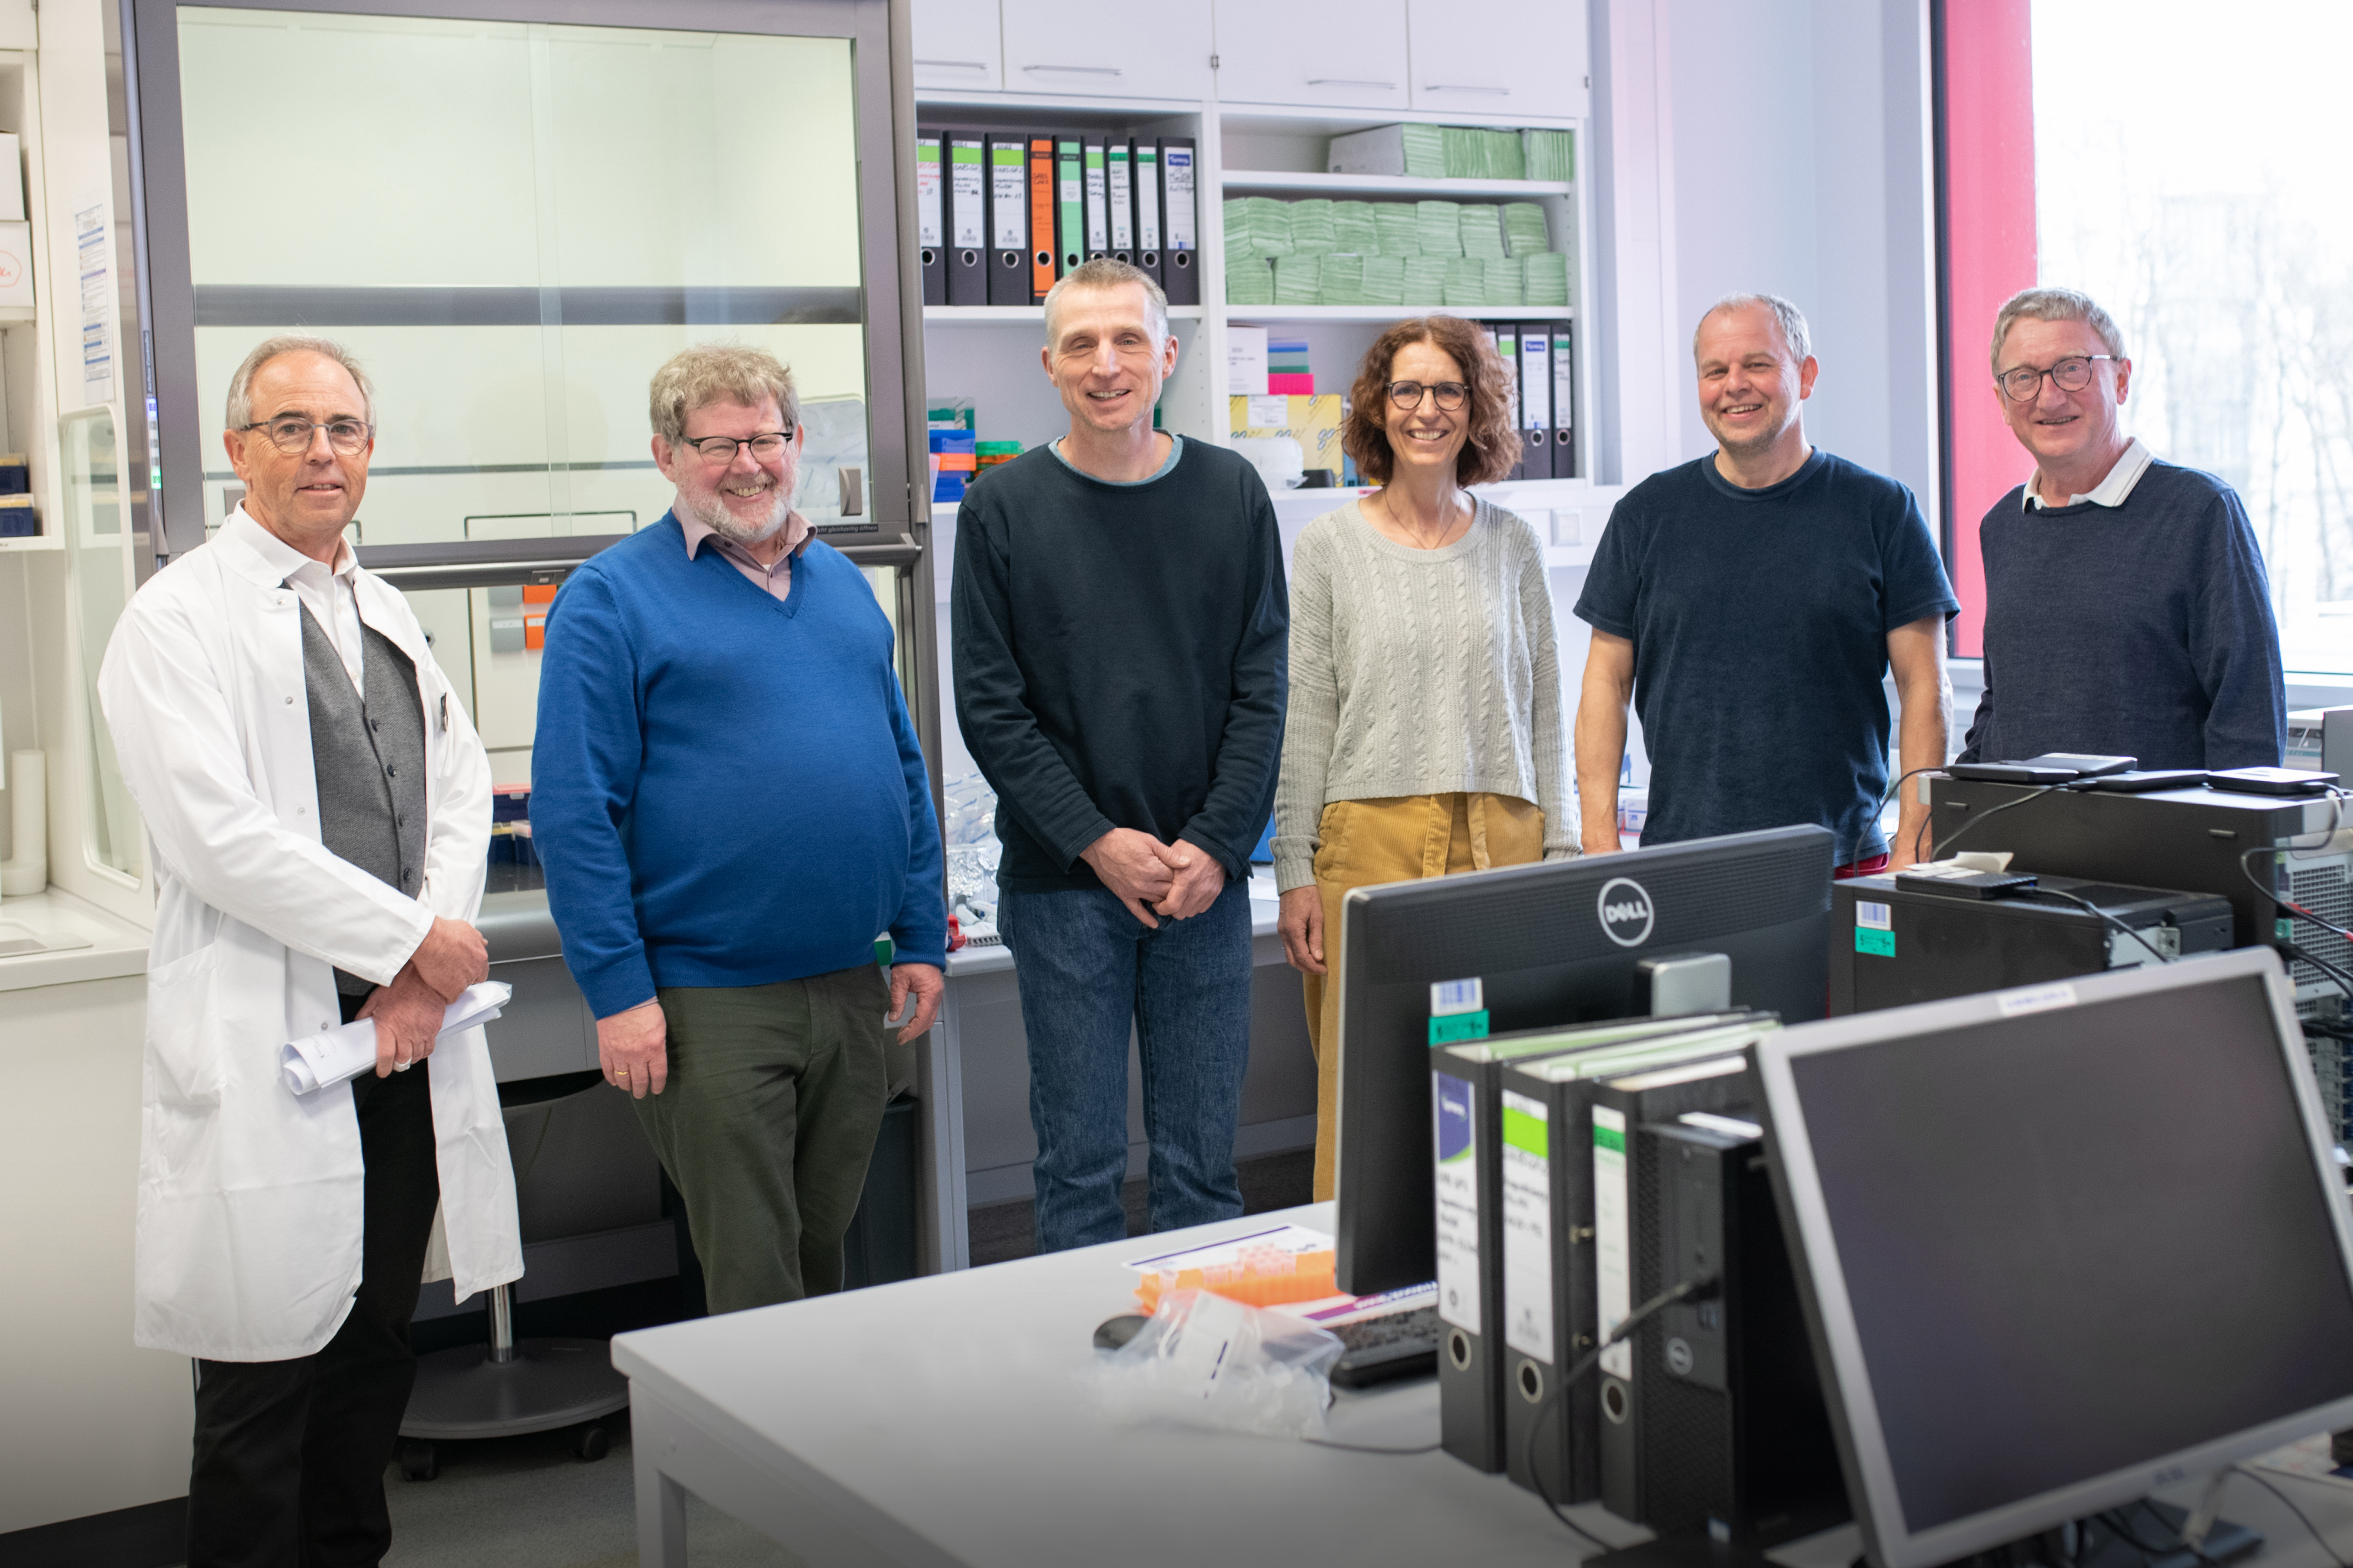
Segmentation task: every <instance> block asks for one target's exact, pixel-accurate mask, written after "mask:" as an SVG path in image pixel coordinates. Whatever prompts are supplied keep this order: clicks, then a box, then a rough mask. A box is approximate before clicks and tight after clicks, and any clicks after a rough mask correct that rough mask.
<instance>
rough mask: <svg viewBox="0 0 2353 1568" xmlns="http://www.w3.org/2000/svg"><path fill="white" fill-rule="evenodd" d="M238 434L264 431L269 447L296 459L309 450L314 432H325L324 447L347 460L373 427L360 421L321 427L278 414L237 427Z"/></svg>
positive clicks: (335, 421)
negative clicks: (325, 443) (249, 431)
mask: <svg viewBox="0 0 2353 1568" xmlns="http://www.w3.org/2000/svg"><path fill="white" fill-rule="evenodd" d="M237 430H238V432H239V433H240V434H241V433H243V432H245V431H248V430H267V431H268V432H269V444H270V445H271V446H273V447H277V448H278V449H279V450H280V451H281V452H283V453H285V454H286V455H287V456H288V457H299V456H301V454H302V453H304V452H307V451H309V450H310V449H311V436H312V435H314V434H315V433H316V432H318V431H320V430H324V431H326V433H327V445H328V446H330V447H333V448H334V449H335V450H336V451H338V452H341V453H342V454H343V456H344V457H346V458H348V457H350V456H352V454H353V453H354V452H357V451H359V450H360V449H361V448H362V447H365V446H366V445H367V444H368V438H369V437H372V436H374V435H375V426H373V425H370V424H368V423H367V422H366V421H364V420H360V419H330V420H328V421H327V422H326V423H325V424H323V425H322V424H320V423H319V422H318V421H317V420H315V419H305V418H303V417H302V416H301V415H299V414H281V415H280V416H278V417H277V418H275V419H257V420H255V421H254V422H253V423H252V424H250V425H240V426H237Z"/></svg>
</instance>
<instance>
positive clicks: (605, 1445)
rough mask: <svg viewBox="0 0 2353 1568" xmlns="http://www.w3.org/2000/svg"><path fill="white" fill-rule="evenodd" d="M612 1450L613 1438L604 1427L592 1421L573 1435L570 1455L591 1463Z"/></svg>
mask: <svg viewBox="0 0 2353 1568" xmlns="http://www.w3.org/2000/svg"><path fill="white" fill-rule="evenodd" d="M612 1451H613V1439H612V1438H611V1437H610V1436H607V1435H606V1432H605V1428H604V1427H602V1426H598V1425H597V1424H596V1422H594V1421H591V1422H590V1423H589V1424H588V1425H587V1426H583V1427H582V1428H580V1430H579V1431H578V1432H577V1433H576V1434H575V1435H574V1436H573V1439H572V1457H573V1458H575V1459H579V1460H581V1461H582V1462H584V1463H586V1464H591V1465H593V1464H595V1463H596V1461H597V1460H599V1459H601V1458H604V1457H605V1456H606V1455H607V1454H609V1453H611V1452H612Z"/></svg>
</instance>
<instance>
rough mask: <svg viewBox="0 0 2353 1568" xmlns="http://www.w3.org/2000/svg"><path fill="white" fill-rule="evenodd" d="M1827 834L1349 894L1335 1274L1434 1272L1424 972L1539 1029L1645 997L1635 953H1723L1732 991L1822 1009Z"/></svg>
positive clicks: (1698, 846) (1384, 1276)
mask: <svg viewBox="0 0 2353 1568" xmlns="http://www.w3.org/2000/svg"><path fill="white" fill-rule="evenodd" d="M1834 842H1835V841H1834V840H1833V838H1832V837H1831V834H1830V832H1829V831H1828V830H1827V829H1825V828H1821V827H1813V826H1806V827H1777V828H1773V829H1770V830H1768V831H1767V832H1763V833H1739V834H1733V835H1730V836H1728V837H1722V838H1697V839H1693V840H1691V841H1690V842H1688V843H1683V844H1668V845H1662V846H1660V847H1657V848H1655V849H1637V850H1634V851H1631V852H1630V853H1627V854H1620V855H1594V856H1588V857H1584V858H1578V859H1571V860H1553V861H1547V862H1546V863H1544V864H1542V865H1536V866H1515V867H1513V868H1509V869H1507V870H1500V871H1482V872H1478V873H1474V874H1472V875H1467V876H1458V877H1439V878H1432V879H1429V880H1426V881H1419V882H1396V883H1391V884H1389V885H1388V886H1385V887H1377V888H1358V889H1353V890H1352V891H1350V893H1349V894H1348V896H1347V898H1346V899H1345V900H1343V902H1342V905H1341V910H1342V913H1341V921H1340V928H1341V929H1340V943H1339V945H1340V1130H1339V1158H1338V1167H1339V1172H1338V1174H1339V1194H1338V1195H1339V1211H1340V1212H1339V1230H1340V1235H1339V1281H1340V1288H1341V1289H1344V1290H1349V1291H1354V1292H1356V1294H1358V1295H1365V1294H1369V1293H1371V1292H1373V1291H1377V1290H1394V1289H1403V1288H1405V1287H1407V1286H1411V1285H1419V1284H1421V1283H1424V1282H1425V1281H1427V1280H1429V1279H1431V1278H1433V1276H1434V1275H1435V1273H1436V1269H1437V1263H1436V1257H1435V1254H1436V1225H1437V1215H1436V1210H1435V1206H1434V1205H1433V1203H1432V1201H1431V1188H1430V1045H1431V1043H1432V1035H1431V1029H1430V1022H1431V1017H1432V1007H1431V1002H1432V995H1431V989H1430V988H1431V986H1432V985H1434V984H1442V983H1445V982H1450V981H1464V980H1476V981H1478V982H1479V983H1480V992H1481V996H1480V1000H1481V1003H1482V1008H1483V1011H1484V1012H1485V1013H1486V1015H1487V1017H1486V1028H1487V1032H1489V1033H1493V1034H1502V1033H1504V1032H1505V1031H1507V1030H1513V1029H1541V1028H1551V1027H1555V1026H1560V1025H1564V1024H1577V1023H1586V1022H1590V1021H1592V1020H1594V1019H1599V1018H1622V1017H1625V1016H1628V1015H1629V1014H1630V1013H1633V1012H1636V1011H1639V1010H1641V1009H1639V1008H1638V1007H1637V1006H1636V1005H1635V1000H1634V998H1635V994H1636V965H1638V964H1639V963H1641V961H1642V960H1644V959H1646V958H1657V957H1664V956H1669V955H1672V954H1677V953H1687V952H1720V953H1723V954H1725V956H1727V957H1729V958H1730V959H1731V961H1732V994H1731V997H1730V1001H1731V1004H1732V1005H1734V1006H1736V1007H1760V1008H1767V1009H1769V1010H1771V1011H1773V1012H1775V1013H1778V1014H1779V1015H1780V1016H1781V1017H1782V1019H1783V1020H1784V1021H1785V1022H1794V1021H1796V1020H1799V1019H1803V1018H1819V1017H1820V1016H1822V1011H1823V1004H1824V1000H1825V997H1826V995H1827V994H1828V990H1829V984H1830V980H1829V958H1828V954H1829V946H1828V944H1829V940H1830V937H1829V932H1830V907H1831V848H1832V846H1833V844H1834ZM1441 1043H1443V1042H1441Z"/></svg>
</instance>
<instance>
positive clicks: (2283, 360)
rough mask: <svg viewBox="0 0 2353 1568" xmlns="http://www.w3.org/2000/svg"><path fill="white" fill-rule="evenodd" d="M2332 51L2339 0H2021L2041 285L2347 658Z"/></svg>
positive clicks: (2297, 637) (2348, 33)
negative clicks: (2063, 292) (2030, 63)
mask: <svg viewBox="0 0 2353 1568" xmlns="http://www.w3.org/2000/svg"><path fill="white" fill-rule="evenodd" d="M2348 54H2353V5H2345V4H2343V3H2342V0H2270V3H2268V4H2266V5H2263V6H2261V7H2257V8H2250V9H2247V10H2243V11H2242V10H2239V9H2237V8H2234V7H2229V6H2221V7H2218V6H2215V5H2211V4H2209V3H2207V0H2034V116H2035V123H2034V144H2035V184H2036V191H2037V203H2036V226H2037V229H2038V233H2039V244H2040V255H2039V262H2038V266H2039V274H2040V281H2042V282H2043V283H2047V284H2064V285H2067V286H2069V287H2071V288H2077V289H2083V290H2084V291H2085V292H2087V293H2089V294H2091V295H2092V296H2093V297H2094V299H2096V300H2099V301H2100V302H2101V303H2102V304H2104V305H2105V306H2106V307H2107V309H2108V310H2109V311H2110V312H2111V313H2112V314H2114V315H2115V317H2116V322H2117V325H2118V326H2119V327H2120V328H2121V329H2122V330H2123V331H2124V334H2125V348H2126V353H2127V354H2128V355H2129V356H2130V357H2131V359H2132V361H2133V378H2132V385H2131V392H2130V395H2129V397H2128V398H2127V400H2126V407H2125V422H2126V429H2127V430H2128V431H2129V432H2130V433H2132V434H2134V435H2137V436H2138V437H2140V438H2141V439H2142V440H2143V441H2145V442H2147V444H2148V446H2149V447H2150V448H2151V449H2152V450H2154V451H2155V452H2156V453H2157V455H2158V457H2160V458H2165V459H2167V460H2168V461H2170V462H2176V463H2180V464H2183V465H2185V466H2188V467H2190V468H2203V469H2205V470H2206V471H2207V472H2209V473H2211V474H2214V475H2216V476H2217V477H2219V478H2220V479H2223V480H2224V481H2226V482H2227V483H2229V484H2230V485H2231V486H2232V489H2236V490H2237V491H2238V492H2239V494H2240V496H2241V498H2242V500H2245V502H2246V505H2247V512H2248V516H2249V517H2250V519H2251V520H2252V521H2253V524H2254V529H2255V534H2256V537H2257V538H2258V539H2259V540H2260V541H2261V542H2262V544H2263V556H2264V561H2265V563H2266V566H2267V568H2268V570H2269V573H2270V577H2271V590H2272V603H2273V606H2274V611H2275V613H2276V614H2277V615H2278V616H2279V623H2280V641H2281V651H2282V652H2283V654H2284V656H2285V658H2286V663H2287V667H2288V668H2290V669H2292V670H2308V671H2314V672H2321V673H2353V202H2348V199H2347V192H2346V188H2345V187H2346V181H2345V175H2344V174H2343V170H2342V159H2341V157H2340V156H2338V155H2337V152H2336V145H2337V140H2338V138H2339V136H2340V135H2341V132H2338V131H2337V126H2336V123H2335V122H2336V121H2341V118H2342V105H2343V101H2344V96H2345V89H2344V85H2343V80H2342V71H2341V64H2340V63H2339V62H2341V61H2343V60H2344V59H2345V58H2348ZM2020 477H2021V478H2023V477H2024V474H2023V472H2022V471H2021V475H2020Z"/></svg>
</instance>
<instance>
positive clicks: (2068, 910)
mask: <svg viewBox="0 0 2353 1568" xmlns="http://www.w3.org/2000/svg"><path fill="white" fill-rule="evenodd" d="M2029 809H2031V808H2029ZM1925 884H1926V879H1925V878H1918V877H1914V878H1901V877H1857V878H1855V879H1852V880H1851V881H1844V882H1840V883H1837V884H1835V885H1834V886H1833V887H1832V888H1831V952H1830V970H1831V1016H1833V1017H1838V1016H1844V1015H1846V1014H1849V1013H1868V1012H1872V1011H1873V1010H1875V1009H1877V1008H1881V1007H1902V1006H1907V1005H1910V1004H1912V1003H1915V1002H1941V1001H1943V1000H1944V999H1945V998H1947V997H1948V996H1967V995H1969V994H1973V993H1976V992H1979V991H2002V990H2007V989H2009V988H2010V987H2012V986H2018V985H2034V984H2042V982H2045V981H2052V980H2072V979H2073V978H2075V977H2076V976H2078V975H2084V974H2099V973H2105V971H2107V970H2111V969H2129V968H2131V967H2133V966H2134V965H2136V964H2140V963H2158V962H2161V961H2164V962H2169V961H2170V960H2172V959H2176V958H2179V957H2181V956H2182V955H2183V954H2185V953H2193V952H2222V951H2224V950H2225V949H2227V948H2229V947H2230V946H2231V923H2232V914H2231V901H2230V900H2228V899H2225V898H2223V897H2222V896H2221V895H2220V894H2218V893H2179V892H2172V891H2168V890H2166V889H2158V888H2126V887H2119V886H2117V885H2116V883H2113V882H2090V881H2085V880H2084V879H2081V878H2076V877H2054V876H2049V875H2042V876H2039V877H2038V879H2037V881H2036V885H2035V886H2034V887H2032V888H2021V889H2018V890H2016V891H2015V892H2012V893H2010V894H2009V895H2008V896H2004V897H1996V898H1985V897H1978V896H1975V892H1976V890H1975V889H1966V888H1961V887H1954V888H1951V889H1940V888H1937V887H1936V886H1933V885H1925ZM2062 895H2065V896H2064V897H2063V896H2062ZM2074 899H2080V900H2083V901H2084V903H2087V904H2090V905H2091V906H2092V909H2094V910H2099V911H2101V913H2102V914H2105V915H2106V916H2107V917H2108V919H2107V920H2103V919H2101V918H2100V915H2099V914H2094V913H2093V912H2092V910H2087V909H2084V908H2082V907H2080V906H2079V905H2077V904H2075V903H2073V902H2072V901H2071V900H2074ZM2109 921H2116V922H2117V924H2120V925H2122V926H2124V927H2126V929H2127V930H2129V931H2137V932H2138V933H2140V940H2138V941H2136V940H2135V939H2134V938H2133V937H2132V936H2129V935H2127V934H2126V931H2119V930H2117V929H2116V925H2111V924H2110V923H2109ZM2142 942H2147V944H2148V945H2147V946H2146V947H2145V946H2143V945H2142Z"/></svg>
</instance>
